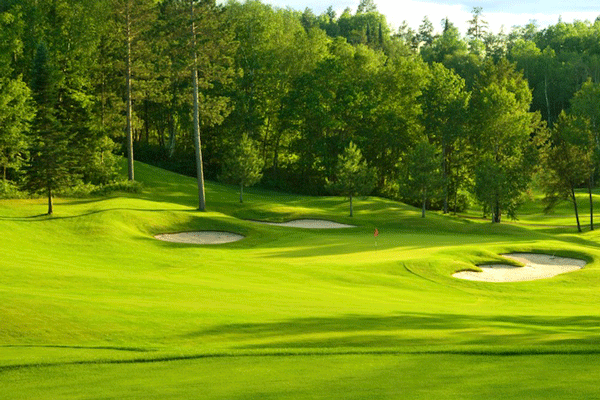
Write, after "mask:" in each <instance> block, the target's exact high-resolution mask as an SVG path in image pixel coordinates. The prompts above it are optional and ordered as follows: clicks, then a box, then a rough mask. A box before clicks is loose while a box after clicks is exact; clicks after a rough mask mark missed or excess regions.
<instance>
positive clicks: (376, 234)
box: [374, 228, 379, 237]
mask: <svg viewBox="0 0 600 400" xmlns="http://www.w3.org/2000/svg"><path fill="white" fill-rule="evenodd" d="M374 235H375V237H377V236H379V231H378V230H377V228H375V233H374Z"/></svg>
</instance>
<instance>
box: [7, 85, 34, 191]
mask: <svg viewBox="0 0 600 400" xmlns="http://www.w3.org/2000/svg"><path fill="white" fill-rule="evenodd" d="M33 116H34V114H33V107H32V105H31V97H30V90H29V88H28V87H27V85H26V84H25V83H24V82H23V81H22V80H21V79H20V78H18V79H8V78H1V77H0V168H2V180H3V181H5V180H6V179H7V169H8V168H11V169H13V171H18V169H19V168H20V167H21V164H22V162H23V160H24V159H25V158H26V152H27V148H28V145H29V143H28V137H27V135H26V133H27V130H28V129H29V125H30V123H31V120H32V119H33Z"/></svg>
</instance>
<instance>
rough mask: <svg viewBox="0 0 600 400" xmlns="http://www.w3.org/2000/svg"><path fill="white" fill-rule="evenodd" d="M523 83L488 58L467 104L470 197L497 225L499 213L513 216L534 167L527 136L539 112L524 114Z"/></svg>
mask: <svg viewBox="0 0 600 400" xmlns="http://www.w3.org/2000/svg"><path fill="white" fill-rule="evenodd" d="M530 103H531V91H530V89H529V87H528V85H527V81H525V80H524V79H523V76H522V74H521V73H520V72H517V71H515V68H514V65H511V64H510V63H509V62H508V61H506V60H501V61H500V62H499V63H498V64H494V63H493V62H491V61H488V63H487V65H486V68H485V69H484V71H482V73H481V75H480V76H479V77H478V81H477V83H476V85H475V89H474V91H473V96H472V101H471V104H470V107H471V110H470V113H471V115H472V137H471V144H472V146H473V148H474V149H476V150H477V151H476V154H475V178H476V179H475V187H474V190H475V195H476V196H477V198H478V200H479V201H480V202H481V204H482V205H483V206H484V209H487V210H488V211H490V212H491V213H492V221H493V222H497V223H499V222H500V221H501V216H502V214H503V213H505V212H506V213H507V214H508V215H509V216H510V217H513V218H514V217H515V216H516V210H517V208H518V206H519V205H520V197H521V193H522V192H523V191H524V190H525V189H526V188H527V185H528V184H529V181H530V179H531V174H532V172H533V167H534V165H535V161H536V160H535V156H536V151H535V150H536V148H535V146H534V145H533V142H532V137H534V133H535V132H536V130H538V129H539V126H540V120H539V116H537V115H536V114H534V113H530V112H529V107H530Z"/></svg>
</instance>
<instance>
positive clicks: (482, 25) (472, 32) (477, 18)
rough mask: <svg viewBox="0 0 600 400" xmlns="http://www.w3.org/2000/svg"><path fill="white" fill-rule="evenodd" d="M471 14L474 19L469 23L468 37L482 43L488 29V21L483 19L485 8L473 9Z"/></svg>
mask: <svg viewBox="0 0 600 400" xmlns="http://www.w3.org/2000/svg"><path fill="white" fill-rule="evenodd" d="M471 14H472V16H473V18H472V19H470V20H469V21H467V22H468V23H469V28H468V29H467V35H468V36H471V37H472V38H473V39H475V40H479V41H482V40H483V37H484V35H485V33H486V32H487V27H488V23H487V21H486V20H484V19H483V8H481V7H473V9H472V10H471Z"/></svg>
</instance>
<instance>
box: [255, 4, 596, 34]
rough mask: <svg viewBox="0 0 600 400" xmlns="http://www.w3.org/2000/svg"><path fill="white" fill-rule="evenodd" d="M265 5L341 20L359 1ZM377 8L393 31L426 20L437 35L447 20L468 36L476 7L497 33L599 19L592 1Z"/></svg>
mask: <svg viewBox="0 0 600 400" xmlns="http://www.w3.org/2000/svg"><path fill="white" fill-rule="evenodd" d="M262 2H263V3H268V4H272V5H273V6H276V7H280V8H288V7H289V8H292V9H294V10H299V11H304V10H305V9H306V8H307V7H308V8H310V9H311V10H312V11H313V12H314V13H315V14H317V15H319V14H321V13H323V12H324V11H325V10H326V9H327V8H328V7H329V6H332V7H333V9H334V10H336V12H337V15H338V16H339V15H340V14H341V13H342V11H343V10H344V9H345V8H347V7H350V8H351V9H352V12H355V11H356V7H357V6H358V4H359V2H360V0H262ZM375 4H376V5H377V10H378V11H379V12H380V13H381V14H383V15H385V16H386V18H387V21H388V24H389V25H390V26H391V27H392V29H394V30H395V29H396V28H398V27H399V26H400V25H401V24H402V22H403V21H407V22H408V25H409V26H410V27H411V28H413V29H415V30H417V29H418V28H419V25H421V22H422V20H423V17H425V16H427V17H428V18H429V20H430V21H431V22H432V23H433V26H434V27H435V29H436V31H440V30H441V20H442V19H444V18H446V17H448V19H449V20H450V22H452V23H453V24H454V25H456V26H457V27H458V28H459V29H460V30H461V32H462V33H463V34H464V33H466V29H467V25H468V24H467V21H468V20H469V19H471V11H472V9H473V7H482V9H483V16H484V20H486V21H487V22H488V24H489V28H490V30H491V31H492V32H494V33H498V32H500V29H502V28H503V29H504V32H505V33H508V32H510V30H511V28H512V27H513V26H515V25H519V26H522V25H526V24H527V23H529V22H530V21H532V20H535V21H536V23H537V25H538V26H539V27H540V29H541V28H545V27H546V26H548V25H553V24H556V23H557V22H558V20H559V17H560V18H562V20H563V21H564V22H572V21H574V20H582V21H585V20H589V21H592V22H593V21H594V20H595V19H596V17H598V16H599V15H600V5H598V3H596V2H593V1H589V0H588V1H582V0H570V1H564V0H561V1H558V0H525V1H518V0H517V1H515V0H512V1H511V0H482V1H459V0H450V1H442V0H375Z"/></svg>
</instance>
